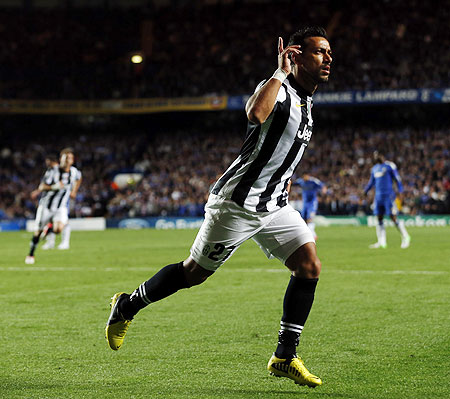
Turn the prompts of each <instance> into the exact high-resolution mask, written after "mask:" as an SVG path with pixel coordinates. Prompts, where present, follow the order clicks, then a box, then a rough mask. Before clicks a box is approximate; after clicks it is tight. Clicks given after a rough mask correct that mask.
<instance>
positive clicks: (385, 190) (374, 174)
mask: <svg viewBox="0 0 450 399" xmlns="http://www.w3.org/2000/svg"><path fill="white" fill-rule="evenodd" d="M394 181H395V183H396V184H397V189H398V192H399V193H402V192H403V186H402V181H401V179H400V175H399V174H398V171H397V167H396V166H395V163H393V162H389V161H385V162H383V163H377V164H376V165H375V166H374V167H373V168H372V171H371V173H370V180H369V183H368V184H367V186H366V188H365V189H364V193H367V192H368V191H369V190H370V189H371V188H372V187H374V186H375V198H394V197H395V191H394V184H393V183H394Z"/></svg>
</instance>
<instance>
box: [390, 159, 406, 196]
mask: <svg viewBox="0 0 450 399" xmlns="http://www.w3.org/2000/svg"><path fill="white" fill-rule="evenodd" d="M390 167H391V176H392V180H394V181H395V184H396V185H397V191H398V193H399V194H402V193H403V184H402V179H401V177H400V174H399V173H398V169H397V166H396V165H395V164H394V163H393V162H391V163H390Z"/></svg>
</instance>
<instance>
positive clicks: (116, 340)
mask: <svg viewBox="0 0 450 399" xmlns="http://www.w3.org/2000/svg"><path fill="white" fill-rule="evenodd" d="M122 295H128V294H126V293H125V292H118V293H117V294H115V295H114V296H113V297H112V298H111V314H110V315H109V319H108V322H107V323H106V340H107V341H108V344H109V347H110V348H111V349H112V350H115V351H116V350H119V349H120V347H121V346H122V344H123V339H124V338H125V334H126V333H127V330H128V327H129V326H130V323H131V320H126V319H125V318H124V317H123V316H122V315H121V314H120V312H119V307H118V306H117V305H118V303H119V300H120V297H121V296H122Z"/></svg>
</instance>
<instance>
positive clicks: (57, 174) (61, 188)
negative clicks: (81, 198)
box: [25, 148, 81, 264]
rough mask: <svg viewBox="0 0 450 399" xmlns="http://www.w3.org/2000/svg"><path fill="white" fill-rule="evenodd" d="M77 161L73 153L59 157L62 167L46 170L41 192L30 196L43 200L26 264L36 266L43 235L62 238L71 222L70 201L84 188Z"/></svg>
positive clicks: (57, 166)
mask: <svg viewBox="0 0 450 399" xmlns="http://www.w3.org/2000/svg"><path fill="white" fill-rule="evenodd" d="M74 160H75V156H74V152H73V150H72V149H71V148H64V149H63V150H62V151H61V153H60V159H59V164H56V165H53V166H52V167H51V168H49V169H47V171H46V172H45V175H44V177H43V178H42V181H41V183H40V185H39V188H38V189H37V190H34V191H33V192H32V193H31V196H32V198H33V197H34V198H36V197H37V196H38V195H39V194H41V198H40V200H39V206H38V209H37V212H36V221H35V231H34V233H33V237H32V239H31V243H30V252H29V253H28V255H27V257H26V258H25V263H26V264H34V262H35V258H34V252H35V250H36V247H37V245H38V243H39V239H40V238H41V235H42V236H45V235H46V233H48V232H50V231H52V232H54V233H56V234H59V233H61V231H62V230H63V229H64V226H65V225H66V224H67V222H68V219H69V217H68V215H69V210H68V209H69V200H70V198H75V197H76V194H77V191H78V188H79V187H80V184H81V172H80V171H79V170H78V169H77V168H76V167H75V166H73V163H74ZM50 223H51V225H50ZM50 226H51V227H50Z"/></svg>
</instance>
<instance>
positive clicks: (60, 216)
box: [53, 207, 69, 226]
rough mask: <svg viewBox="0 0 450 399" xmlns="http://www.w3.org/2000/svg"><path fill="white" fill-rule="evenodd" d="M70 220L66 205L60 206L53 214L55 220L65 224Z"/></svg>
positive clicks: (62, 224)
mask: <svg viewBox="0 0 450 399" xmlns="http://www.w3.org/2000/svg"><path fill="white" fill-rule="evenodd" d="M68 221H69V211H68V209H67V208H66V207H62V208H59V209H58V210H56V211H55V214H54V215H53V222H54V223H58V224H59V225H60V226H65V225H66V224H67V223H68Z"/></svg>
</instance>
